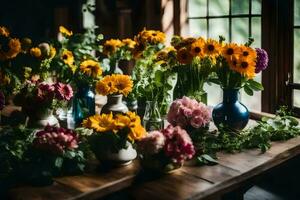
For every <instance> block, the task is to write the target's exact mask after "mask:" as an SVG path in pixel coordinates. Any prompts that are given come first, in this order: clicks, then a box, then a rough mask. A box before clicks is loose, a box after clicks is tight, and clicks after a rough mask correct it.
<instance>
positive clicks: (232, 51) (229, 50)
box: [222, 43, 241, 62]
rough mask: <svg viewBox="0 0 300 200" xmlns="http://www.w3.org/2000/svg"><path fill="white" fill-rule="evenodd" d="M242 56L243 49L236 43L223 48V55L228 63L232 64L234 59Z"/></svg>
mask: <svg viewBox="0 0 300 200" xmlns="http://www.w3.org/2000/svg"><path fill="white" fill-rule="evenodd" d="M240 54H241V49H240V48H239V46H238V45H237V44H235V43H229V44H226V45H225V46H224V47H222V55H223V56H224V58H225V59H226V60H227V62H230V61H231V60H232V59H233V57H238V56H239V55H240Z"/></svg>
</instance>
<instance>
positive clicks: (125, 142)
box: [82, 112, 146, 165]
mask: <svg viewBox="0 0 300 200" xmlns="http://www.w3.org/2000/svg"><path fill="white" fill-rule="evenodd" d="M82 126H83V127H84V128H86V129H91V130H92V131H93V133H92V134H91V135H90V136H89V137H88V141H89V143H90V147H91V150H92V151H93V152H94V154H95V155H96V157H97V158H98V160H99V161H100V162H102V164H113V165H120V164H121V165H126V164H130V163H131V161H132V160H133V159H135V158H136V156H137V152H136V150H135V149H134V148H133V144H134V143H135V142H136V141H137V140H139V139H141V138H142V137H144V136H145V134H146V131H145V129H144V127H143V126H142V125H141V119H140V117H139V116H138V115H136V114H135V113H133V112H127V113H124V114H113V113H110V114H104V113H103V114H101V115H99V114H96V115H94V116H91V117H89V118H87V119H85V120H84V121H83V123H82Z"/></svg>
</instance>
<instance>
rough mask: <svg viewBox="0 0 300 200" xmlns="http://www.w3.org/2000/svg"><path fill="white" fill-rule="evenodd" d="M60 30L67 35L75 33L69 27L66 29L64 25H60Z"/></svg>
mask: <svg viewBox="0 0 300 200" xmlns="http://www.w3.org/2000/svg"><path fill="white" fill-rule="evenodd" d="M59 32H60V33H61V34H63V35H65V36H68V37H70V36H72V35H73V32H72V31H69V30H68V29H66V28H65V27H64V26H60V27H59Z"/></svg>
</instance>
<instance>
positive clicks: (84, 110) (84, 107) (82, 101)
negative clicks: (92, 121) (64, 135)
mask: <svg viewBox="0 0 300 200" xmlns="http://www.w3.org/2000/svg"><path fill="white" fill-rule="evenodd" d="M72 114H73V120H74V123H75V126H79V125H80V124H81V123H82V121H83V119H85V118H87V117H89V116H91V115H94V114H95V93H94V92H93V90H92V89H91V87H89V86H86V85H85V86H78V89H77V92H76V94H75V95H74V99H73V113H72Z"/></svg>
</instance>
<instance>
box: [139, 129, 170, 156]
mask: <svg viewBox="0 0 300 200" xmlns="http://www.w3.org/2000/svg"><path fill="white" fill-rule="evenodd" d="M137 145H138V149H139V151H140V152H142V153H143V154H149V155H153V154H156V153H158V152H159V151H160V150H161V149H162V148H163V147H164V145H165V137H164V135H163V134H162V133H161V132H160V131H152V132H149V134H147V136H146V137H144V138H142V139H141V140H140V141H139V142H138V143H137Z"/></svg>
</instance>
